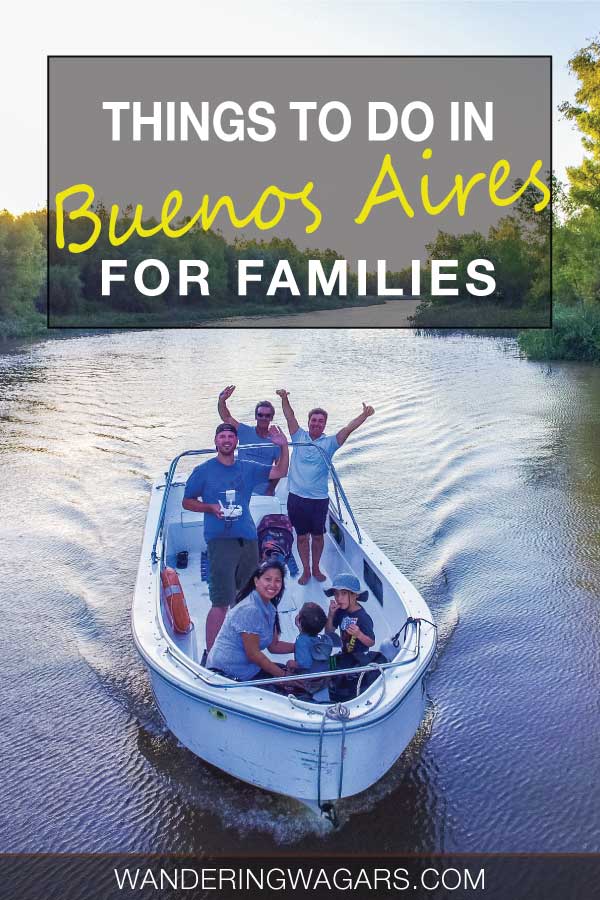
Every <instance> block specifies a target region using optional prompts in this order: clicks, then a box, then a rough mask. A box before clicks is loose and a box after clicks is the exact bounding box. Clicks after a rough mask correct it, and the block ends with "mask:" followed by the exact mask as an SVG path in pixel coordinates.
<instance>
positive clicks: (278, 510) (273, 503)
mask: <svg viewBox="0 0 600 900" xmlns="http://www.w3.org/2000/svg"><path fill="white" fill-rule="evenodd" d="M250 512H251V513H252V518H253V519H254V524H255V525H258V523H259V522H260V520H261V519H262V517H263V516H272V515H273V514H277V515H280V514H282V513H283V515H287V509H286V507H285V506H282V503H281V500H280V499H279V497H265V496H263V495H262V494H253V495H252V499H251V500H250Z"/></svg>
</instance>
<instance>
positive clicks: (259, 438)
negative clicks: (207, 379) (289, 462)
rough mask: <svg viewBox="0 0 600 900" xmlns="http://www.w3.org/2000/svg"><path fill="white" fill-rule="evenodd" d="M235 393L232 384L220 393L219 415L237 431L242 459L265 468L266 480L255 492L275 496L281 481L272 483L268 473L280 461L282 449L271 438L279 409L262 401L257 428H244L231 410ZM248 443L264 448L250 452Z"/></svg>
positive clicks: (251, 426)
mask: <svg viewBox="0 0 600 900" xmlns="http://www.w3.org/2000/svg"><path fill="white" fill-rule="evenodd" d="M234 391H235V384H229V385H228V386H227V387H226V388H223V390H222V391H221V393H220V394H219V402H218V405H217V409H218V410H219V415H220V416H221V420H222V421H223V422H226V423H227V425H233V427H234V428H235V429H236V431H237V435H238V441H239V450H238V459H242V460H243V459H247V460H250V461H251V462H256V463H260V465H262V466H265V479H264V481H261V482H260V484H257V485H255V487H254V491H253V493H254V494H267V495H272V494H273V493H274V491H275V488H276V487H277V481H275V480H273V481H269V479H268V472H269V469H270V467H271V466H272V465H274V464H275V463H277V461H278V459H279V447H277V445H276V444H274V443H273V441H272V440H271V438H270V437H269V428H270V427H271V425H272V423H273V417H274V415H275V407H274V406H273V404H272V403H270V402H269V401H268V400H261V401H260V403H257V404H256V407H255V410H254V415H255V418H256V425H244V423H243V422H238V420H237V419H235V418H234V417H233V416H232V415H231V413H230V412H229V409H228V408H227V401H228V400H229V398H230V397H231V395H232V394H233V392H234ZM244 444H261V445H262V446H260V447H252V448H250V449H246V448H245V447H244Z"/></svg>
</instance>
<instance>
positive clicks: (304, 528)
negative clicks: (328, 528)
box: [287, 494, 329, 535]
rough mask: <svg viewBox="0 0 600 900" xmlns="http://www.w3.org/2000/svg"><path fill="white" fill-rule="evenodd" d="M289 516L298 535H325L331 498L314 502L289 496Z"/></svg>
mask: <svg viewBox="0 0 600 900" xmlns="http://www.w3.org/2000/svg"><path fill="white" fill-rule="evenodd" d="M287 508H288V516H289V517H290V522H291V523H292V525H293V526H294V528H295V530H296V534H297V535H304V534H325V522H326V521H327V510H328V509H329V498H328V497H324V498H323V499H322V500H313V499H311V498H309V497H298V496H297V494H288V502H287Z"/></svg>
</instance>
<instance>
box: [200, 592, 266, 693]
mask: <svg viewBox="0 0 600 900" xmlns="http://www.w3.org/2000/svg"><path fill="white" fill-rule="evenodd" d="M274 627H275V607H274V606H273V604H272V603H265V601H264V600H263V599H262V598H261V597H260V595H259V594H258V593H257V591H252V593H251V594H250V595H249V596H248V597H246V599H245V600H242V602H241V603H238V604H237V606H234V607H233V608H232V609H230V610H229V612H228V613H227V616H226V618H225V621H224V622H223V625H222V626H221V630H220V631H219V633H218V635H217V639H216V641H215V642H214V644H213V646H212V649H211V651H210V653H209V654H208V658H207V660H206V665H207V666H208V668H209V669H221V671H222V672H225V674H226V675H229V677H230V678H238V679H239V680H240V681H248V680H250V679H251V678H254V676H255V675H257V674H258V673H259V672H260V666H257V665H256V663H253V662H250V660H249V659H248V657H247V656H246V651H245V650H244V642H243V640H242V633H245V634H257V635H258V640H259V646H260V649H261V650H265V649H266V647H268V646H269V644H270V643H271V641H272V640H273V629H274Z"/></svg>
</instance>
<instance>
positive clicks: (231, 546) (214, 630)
mask: <svg viewBox="0 0 600 900" xmlns="http://www.w3.org/2000/svg"><path fill="white" fill-rule="evenodd" d="M269 437H270V439H271V441H272V442H273V443H274V444H276V445H277V447H278V450H279V454H280V455H279V460H278V461H277V463H275V464H273V465H271V466H270V467H269V466H265V465H261V464H260V463H257V462H253V461H251V460H241V459H236V458H235V448H236V447H237V442H238V438H237V430H236V428H235V426H233V425H231V424H229V423H227V422H222V423H221V424H220V425H219V426H218V427H217V430H216V432H215V447H216V448H217V455H216V457H213V458H212V459H209V460H207V462H204V463H202V464H201V465H199V466H196V468H195V469H194V471H193V472H192V474H191V475H190V477H189V478H188V480H187V483H186V486H185V490H184V494H183V508H184V509H188V510H190V511H192V512H201V513H204V537H205V540H206V546H207V550H208V559H209V562H210V578H209V582H208V591H209V596H210V601H211V604H212V609H211V610H210V611H209V613H208V616H207V617H206V648H207V650H210V648H211V647H212V645H213V643H214V641H215V638H216V636H217V634H218V633H219V630H220V628H221V625H222V624H223V621H224V619H225V616H226V614H227V610H228V608H229V606H230V604H231V603H232V602H233V600H234V598H235V595H236V593H237V591H238V590H239V589H240V588H241V587H242V586H243V585H244V584H245V583H246V582H247V581H248V579H249V578H250V576H251V575H252V572H253V571H254V569H255V568H256V566H257V565H258V541H257V536H256V526H255V524H254V520H253V518H252V516H251V514H250V497H251V496H252V491H253V489H254V487H255V486H256V485H257V484H260V483H261V482H262V481H264V480H265V479H278V478H284V477H285V475H287V470H288V460H289V457H288V447H287V439H286V437H285V435H284V433H283V432H282V431H281V430H280V429H279V428H277V427H276V426H275V425H272V426H271V428H270V429H269Z"/></svg>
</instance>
